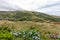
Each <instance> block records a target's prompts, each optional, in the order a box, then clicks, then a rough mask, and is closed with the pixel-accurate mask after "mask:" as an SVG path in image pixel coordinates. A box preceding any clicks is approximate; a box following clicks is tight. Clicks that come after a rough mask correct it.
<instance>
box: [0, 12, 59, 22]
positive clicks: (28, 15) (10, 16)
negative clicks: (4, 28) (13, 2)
mask: <svg viewBox="0 0 60 40" xmlns="http://www.w3.org/2000/svg"><path fill="white" fill-rule="evenodd" d="M1 19H2V20H9V21H36V22H44V21H51V22H60V17H54V16H51V15H47V14H44V13H40V12H34V11H8V12H7V11H0V20H1Z"/></svg>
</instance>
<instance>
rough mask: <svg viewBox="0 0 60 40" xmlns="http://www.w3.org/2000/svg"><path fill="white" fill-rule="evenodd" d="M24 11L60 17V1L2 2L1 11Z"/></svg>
mask: <svg viewBox="0 0 60 40" xmlns="http://www.w3.org/2000/svg"><path fill="white" fill-rule="evenodd" d="M22 9H25V10H32V11H39V12H43V13H47V14H52V15H59V16H60V0H0V10H22Z"/></svg>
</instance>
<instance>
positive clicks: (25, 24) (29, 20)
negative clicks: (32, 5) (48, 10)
mask: <svg viewBox="0 0 60 40" xmlns="http://www.w3.org/2000/svg"><path fill="white" fill-rule="evenodd" d="M46 21H47V22H46ZM49 21H51V22H50V23H49ZM59 22H60V17H59V16H52V15H47V14H44V13H40V12H34V11H0V40H60V25H59V24H60V23H59Z"/></svg>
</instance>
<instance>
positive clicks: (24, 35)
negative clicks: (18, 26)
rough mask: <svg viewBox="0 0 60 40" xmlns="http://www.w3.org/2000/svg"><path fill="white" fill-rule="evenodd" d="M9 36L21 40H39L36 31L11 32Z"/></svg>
mask: <svg viewBox="0 0 60 40" xmlns="http://www.w3.org/2000/svg"><path fill="white" fill-rule="evenodd" d="M11 34H12V35H13V36H15V37H20V38H21V39H22V40H40V34H39V32H37V31H36V30H35V31H34V30H28V31H21V32H18V31H12V32H11Z"/></svg>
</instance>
